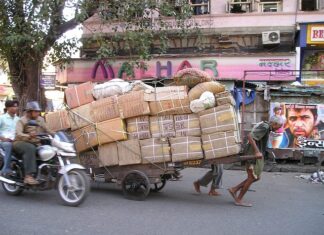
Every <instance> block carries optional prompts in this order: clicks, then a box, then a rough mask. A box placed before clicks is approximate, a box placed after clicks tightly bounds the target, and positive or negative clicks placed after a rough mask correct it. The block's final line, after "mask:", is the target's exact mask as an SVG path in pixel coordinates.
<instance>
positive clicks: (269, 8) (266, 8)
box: [259, 0, 282, 12]
mask: <svg viewBox="0 0 324 235" xmlns="http://www.w3.org/2000/svg"><path fill="white" fill-rule="evenodd" d="M281 6H282V1H281V0H260V2H259V10H260V11H261V12H278V11H281Z"/></svg>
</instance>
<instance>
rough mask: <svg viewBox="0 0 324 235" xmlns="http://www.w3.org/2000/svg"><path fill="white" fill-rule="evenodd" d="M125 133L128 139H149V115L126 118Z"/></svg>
mask: <svg viewBox="0 0 324 235" xmlns="http://www.w3.org/2000/svg"><path fill="white" fill-rule="evenodd" d="M126 123H127V133H128V138H129V139H140V140H142V139H150V138H151V132H150V118H149V116H140V117H135V118H128V119H127V120H126Z"/></svg>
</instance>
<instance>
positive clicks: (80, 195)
mask: <svg viewBox="0 0 324 235" xmlns="http://www.w3.org/2000/svg"><path fill="white" fill-rule="evenodd" d="M67 175H68V177H69V180H70V183H71V187H68V185H67V183H66V180H65V178H64V176H63V175H61V176H60V178H59V180H58V184H57V190H58V193H59V196H60V198H61V200H62V202H63V204H64V205H66V206H78V205H80V204H81V203H82V202H83V201H84V200H85V199H86V197H87V196H88V194H89V191H90V181H89V178H88V176H87V174H86V173H85V172H84V171H83V170H71V171H69V172H68V173H67Z"/></svg>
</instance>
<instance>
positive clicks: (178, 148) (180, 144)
mask: <svg viewBox="0 0 324 235" xmlns="http://www.w3.org/2000/svg"><path fill="white" fill-rule="evenodd" d="M170 143H171V153H172V162H183V161H189V160H197V159H202V158H203V157H204V155H203V152H202V148H201V140H200V137H193V136H186V137H176V138H170Z"/></svg>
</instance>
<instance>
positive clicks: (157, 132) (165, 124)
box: [150, 115, 175, 138]
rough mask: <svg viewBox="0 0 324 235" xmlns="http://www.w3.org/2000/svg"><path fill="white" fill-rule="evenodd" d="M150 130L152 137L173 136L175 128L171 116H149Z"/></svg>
mask: <svg viewBox="0 0 324 235" xmlns="http://www.w3.org/2000/svg"><path fill="white" fill-rule="evenodd" d="M150 130H151V134H152V137H153V138H161V137H174V136H175V130H174V122H173V116H172V115H166V116H151V117H150Z"/></svg>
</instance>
